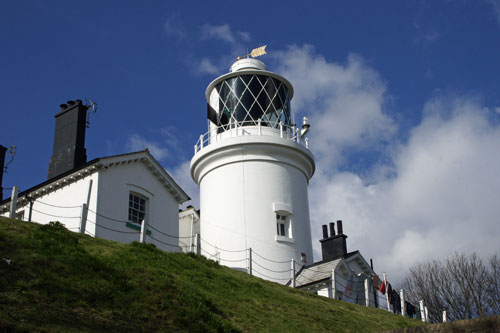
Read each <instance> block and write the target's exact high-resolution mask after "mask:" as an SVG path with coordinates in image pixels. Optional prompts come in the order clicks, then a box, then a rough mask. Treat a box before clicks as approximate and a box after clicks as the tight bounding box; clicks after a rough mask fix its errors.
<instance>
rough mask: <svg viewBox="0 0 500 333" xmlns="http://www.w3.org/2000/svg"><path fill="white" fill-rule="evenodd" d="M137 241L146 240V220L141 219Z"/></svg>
mask: <svg viewBox="0 0 500 333" xmlns="http://www.w3.org/2000/svg"><path fill="white" fill-rule="evenodd" d="M139 242H141V243H145V242H146V220H145V219H144V220H142V222H141V236H140V238H139Z"/></svg>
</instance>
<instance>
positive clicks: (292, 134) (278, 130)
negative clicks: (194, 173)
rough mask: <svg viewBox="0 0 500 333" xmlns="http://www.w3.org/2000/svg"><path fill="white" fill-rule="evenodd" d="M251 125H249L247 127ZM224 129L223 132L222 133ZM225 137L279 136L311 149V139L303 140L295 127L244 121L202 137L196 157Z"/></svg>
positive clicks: (217, 129) (195, 148) (195, 152)
mask: <svg viewBox="0 0 500 333" xmlns="http://www.w3.org/2000/svg"><path fill="white" fill-rule="evenodd" d="M245 124H249V125H245ZM220 129H222V131H220ZM223 135H224V137H226V136H227V137H235V136H245V135H257V136H279V137H280V138H282V139H285V140H289V141H293V142H296V143H299V144H302V145H304V146H305V147H306V148H307V149H309V138H307V137H306V138H305V139H302V137H301V130H300V129H299V128H296V126H295V125H285V124H283V123H282V122H279V123H278V124H277V126H276V127H275V126H268V125H267V124H265V125H263V124H262V120H261V119H259V120H258V121H257V124H256V123H255V121H243V122H237V123H233V124H227V125H222V126H217V127H214V128H212V129H211V130H209V131H208V132H206V133H205V134H202V135H200V137H199V139H198V141H196V144H195V145H194V154H195V155H196V154H197V153H198V152H199V151H200V150H202V149H203V148H204V147H206V146H208V145H210V144H211V143H213V142H212V141H214V142H216V141H219V140H223V139H224V138H222V136H223Z"/></svg>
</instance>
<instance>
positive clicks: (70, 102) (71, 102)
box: [66, 101, 75, 105]
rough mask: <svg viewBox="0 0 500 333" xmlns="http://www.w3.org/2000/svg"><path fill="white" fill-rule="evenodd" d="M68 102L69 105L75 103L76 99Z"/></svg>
mask: <svg viewBox="0 0 500 333" xmlns="http://www.w3.org/2000/svg"><path fill="white" fill-rule="evenodd" d="M66 103H68V104H69V105H75V101H67V102H66Z"/></svg>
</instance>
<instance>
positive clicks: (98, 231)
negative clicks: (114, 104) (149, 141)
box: [0, 100, 190, 251]
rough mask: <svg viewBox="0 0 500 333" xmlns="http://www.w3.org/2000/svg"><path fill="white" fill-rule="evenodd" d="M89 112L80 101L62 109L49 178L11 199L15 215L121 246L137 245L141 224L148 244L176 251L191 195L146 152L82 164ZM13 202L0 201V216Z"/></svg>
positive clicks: (6, 214) (57, 120) (104, 158)
mask: <svg viewBox="0 0 500 333" xmlns="http://www.w3.org/2000/svg"><path fill="white" fill-rule="evenodd" d="M87 108H88V107H87V106H85V105H83V104H82V102H81V101H78V100H77V101H69V102H68V104H62V105H61V111H60V112H59V113H58V114H57V115H56V133H55V137H54V153H53V155H52V157H51V160H50V164H49V179H48V180H47V181H45V182H43V183H41V184H38V185H36V186H34V187H32V188H30V189H28V190H25V191H23V192H21V193H19V194H18V195H17V199H16V198H14V201H15V202H16V204H17V207H16V211H15V216H16V217H17V218H20V219H24V220H28V221H32V222H37V223H41V224H46V223H49V222H51V221H59V222H61V223H63V224H64V225H65V226H66V227H67V228H68V229H70V230H72V231H75V232H81V233H86V234H89V235H92V236H95V237H100V238H105V239H109V240H114V241H119V242H122V243H129V242H132V241H139V234H140V229H141V221H142V220H145V221H146V225H147V230H146V235H147V236H146V242H148V243H153V244H155V245H156V246H157V247H158V248H160V249H163V250H166V251H178V249H179V246H178V235H179V223H178V219H179V216H178V209H179V204H181V203H183V202H185V201H187V200H189V199H190V198H189V196H188V195H187V194H186V193H185V192H184V191H183V190H182V188H181V187H180V186H179V185H177V184H176V182H175V181H174V180H173V179H172V178H171V177H170V176H169V175H168V173H167V172H166V171H165V170H164V169H163V167H162V166H161V165H160V164H159V163H158V162H157V161H156V160H155V159H154V158H153V156H151V154H150V153H149V151H148V150H147V149H146V150H143V151H138V152H133V153H128V154H122V155H115V156H108V157H103V158H97V159H94V160H92V161H90V162H86V152H85V148H84V138H85V123H86V117H85V115H86V111H87ZM11 201H12V200H11V199H6V200H3V201H1V202H0V215H3V216H9V215H11V211H10V207H11Z"/></svg>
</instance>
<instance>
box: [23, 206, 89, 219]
mask: <svg viewBox="0 0 500 333" xmlns="http://www.w3.org/2000/svg"><path fill="white" fill-rule="evenodd" d="M32 210H33V211H34V212H37V213H40V214H43V215H47V216H52V217H59V218H62V219H79V218H80V216H59V215H52V214H48V213H44V212H41V211H39V210H36V209H35V208H32Z"/></svg>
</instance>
